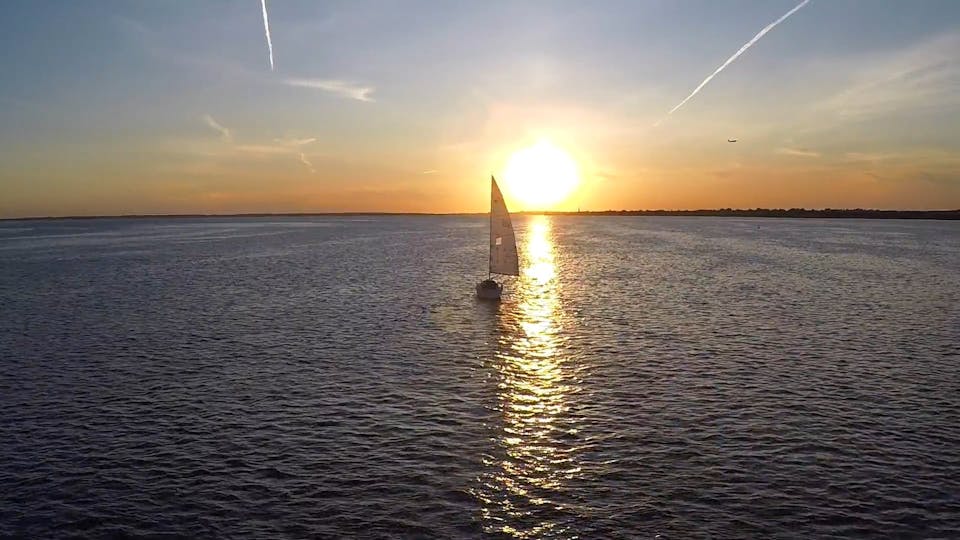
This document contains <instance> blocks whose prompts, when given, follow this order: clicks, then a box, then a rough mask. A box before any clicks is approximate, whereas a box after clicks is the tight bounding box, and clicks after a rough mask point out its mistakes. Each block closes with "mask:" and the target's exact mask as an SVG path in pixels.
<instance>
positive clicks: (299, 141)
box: [273, 137, 317, 146]
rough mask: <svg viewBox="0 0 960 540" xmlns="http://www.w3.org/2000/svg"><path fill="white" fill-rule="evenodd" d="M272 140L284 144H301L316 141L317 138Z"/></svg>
mask: <svg viewBox="0 0 960 540" xmlns="http://www.w3.org/2000/svg"><path fill="white" fill-rule="evenodd" d="M273 142H275V143H280V144H282V145H284V146H303V145H305V144H310V143H314V142H317V138H316V137H309V138H306V139H274V140H273Z"/></svg>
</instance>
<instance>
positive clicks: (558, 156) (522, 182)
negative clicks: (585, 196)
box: [503, 140, 580, 210]
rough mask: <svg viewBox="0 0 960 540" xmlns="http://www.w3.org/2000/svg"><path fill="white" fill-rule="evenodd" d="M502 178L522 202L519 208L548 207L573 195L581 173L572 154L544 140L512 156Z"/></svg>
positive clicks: (543, 208) (537, 208)
mask: <svg viewBox="0 0 960 540" xmlns="http://www.w3.org/2000/svg"><path fill="white" fill-rule="evenodd" d="M503 182H504V185H505V186H506V188H507V192H508V193H509V194H510V196H511V198H513V199H515V200H517V201H518V202H519V203H520V204H521V205H523V207H522V208H518V210H546V209H548V208H550V207H551V206H553V205H556V204H559V203H561V202H563V201H564V200H566V199H567V198H568V197H570V195H571V194H573V190H574V189H576V187H577V185H578V184H579V183H580V176H579V173H578V171H577V163H576V162H575V161H574V160H573V158H572V157H570V154H568V153H566V152H564V151H563V150H562V149H560V148H557V147H556V146H554V145H553V144H551V143H550V141H547V140H541V141H539V142H537V143H536V144H534V145H533V146H529V147H527V148H522V149H520V150H517V151H516V152H514V153H513V154H512V155H511V156H510V159H509V160H508V161H507V167H506V169H504V171H503Z"/></svg>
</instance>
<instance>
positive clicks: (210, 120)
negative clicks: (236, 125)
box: [201, 114, 233, 141]
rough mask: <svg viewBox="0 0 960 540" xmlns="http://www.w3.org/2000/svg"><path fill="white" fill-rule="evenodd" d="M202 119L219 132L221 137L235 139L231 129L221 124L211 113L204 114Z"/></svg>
mask: <svg viewBox="0 0 960 540" xmlns="http://www.w3.org/2000/svg"><path fill="white" fill-rule="evenodd" d="M201 119H202V120H203V122H204V123H205V124H207V126H208V127H209V128H210V129H212V130H214V131H216V132H217V133H219V134H220V137H222V138H223V139H224V140H226V141H229V140H232V139H233V135H232V134H231V133H230V130H229V129H227V128H225V127H223V126H222V125H220V122H217V121H216V120H214V119H213V117H212V116H210V115H209V114H205V115H203V116H202V117H201Z"/></svg>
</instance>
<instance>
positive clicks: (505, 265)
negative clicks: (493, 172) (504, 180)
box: [490, 176, 520, 276]
mask: <svg viewBox="0 0 960 540" xmlns="http://www.w3.org/2000/svg"><path fill="white" fill-rule="evenodd" d="M490 273H491V274H507V275H511V276H519V275H520V259H519V258H518V257H517V240H516V238H515V237H514V235H513V224H512V223H511V222H510V212H508V211H507V204H506V203H505V202H503V194H502V193H500V188H499V187H497V181H496V180H495V179H494V178H493V177H492V176H491V177H490Z"/></svg>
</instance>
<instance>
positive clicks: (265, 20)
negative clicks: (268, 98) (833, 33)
mask: <svg viewBox="0 0 960 540" xmlns="http://www.w3.org/2000/svg"><path fill="white" fill-rule="evenodd" d="M808 1H809V0H808ZM260 7H261V8H263V31H264V32H265V33H266V34H267V51H269V52H270V71H273V42H272V41H270V20H269V19H268V18H267V0H260Z"/></svg>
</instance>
